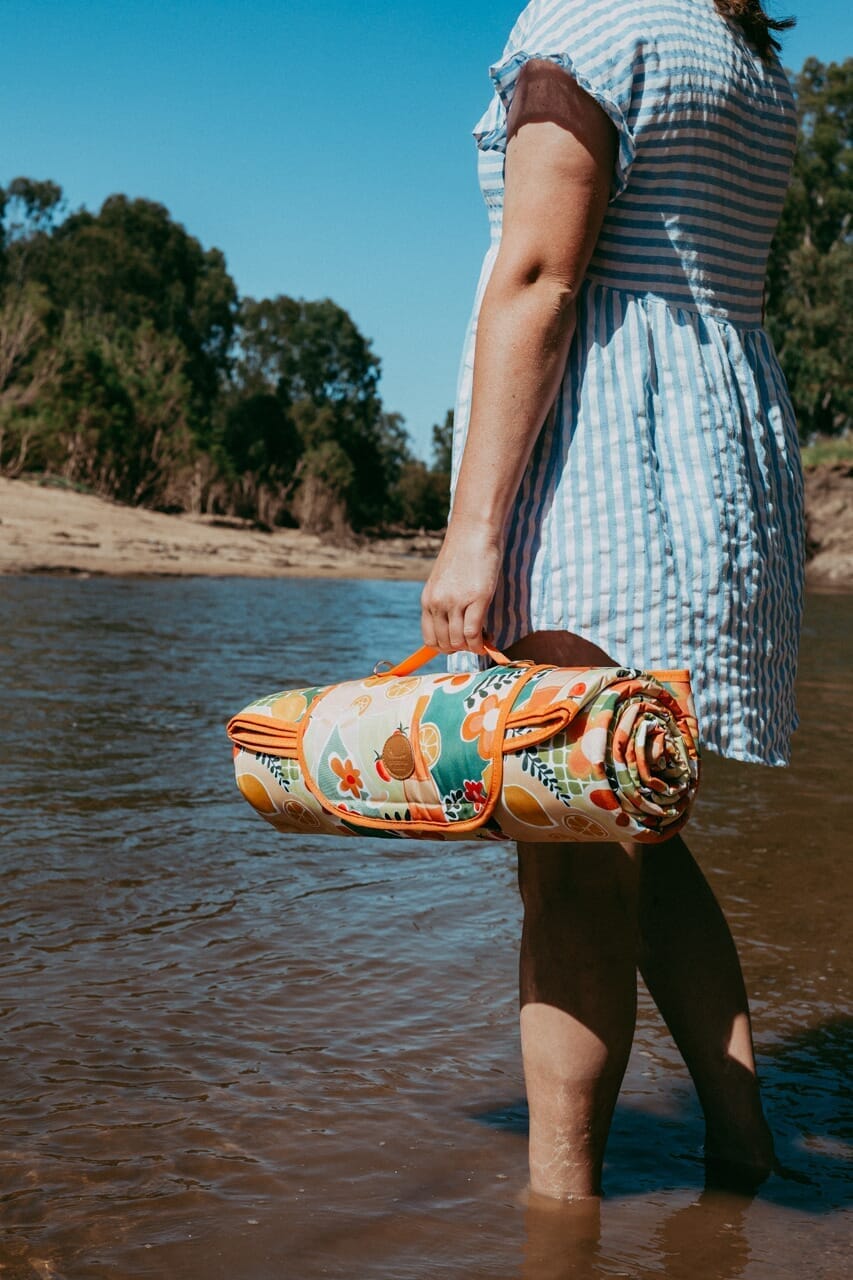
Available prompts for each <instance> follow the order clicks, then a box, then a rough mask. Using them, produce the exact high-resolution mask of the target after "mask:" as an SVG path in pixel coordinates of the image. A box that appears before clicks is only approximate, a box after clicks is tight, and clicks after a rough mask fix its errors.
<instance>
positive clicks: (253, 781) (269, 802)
mask: <svg viewBox="0 0 853 1280" xmlns="http://www.w3.org/2000/svg"><path fill="white" fill-rule="evenodd" d="M237 786H238V787H239V788H240V791H241V792H242V794H243V795H244V796H245V797H246V799H247V800H248V801H249V804H250V805H251V806H252V808H253V809H257V811H258V813H262V814H263V815H264V817H268V816H269V815H270V814H272V813H276V812H277V809H276V807H275V804H274V802H273V799H272V797H271V796H270V794H269V792H268V791H267V789H266V787H265V786H264V784H263V783H262V782H260V781H259V779H257V778H256V777H254V776H253V775H252V774H251V773H241V774H240V776H239V778H238V779H237Z"/></svg>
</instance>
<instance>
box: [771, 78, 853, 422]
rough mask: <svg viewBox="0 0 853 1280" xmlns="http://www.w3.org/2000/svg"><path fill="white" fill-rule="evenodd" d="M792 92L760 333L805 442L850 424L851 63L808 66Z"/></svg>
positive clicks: (852, 268)
mask: <svg viewBox="0 0 853 1280" xmlns="http://www.w3.org/2000/svg"><path fill="white" fill-rule="evenodd" d="M795 93H796V98H797V114H798V120H799V140H798V145H797V152H796V156H795V159H794V168H793V174H792V180H791V186H790V190H789V192H788V196H787V199H786V202H785V206H784V209H783V211H782V217H781V219H780V223H779V227H778V230H777V233H776V236H775V238H774V241H773V245H772V246H771V251H770V260H769V263H768V276H767V327H768V330H769V332H770V334H771V336H772V338H773V340H774V343H775V345H776V348H777V350H778V352H779V358H780V361H781V364H782V368H783V370H784V372H785V375H786V378H787V380H788V384H789V386H790V389H791V395H792V399H793V401H794V405H795V408H796V410H797V416H798V419H799V424H800V435H801V437H802V438H803V439H806V438H807V437H808V436H810V435H811V434H812V433H814V432H819V433H821V434H829V435H831V434H836V433H838V432H841V431H843V430H845V429H846V428H847V427H848V426H849V425H850V424H851V421H853V386H851V375H850V370H851V366H852V365H853V362H852V361H851V356H853V336H851V317H850V304H849V299H850V296H851V283H853V281H852V280H851V277H852V276H853V241H851V215H853V165H852V164H851V156H853V150H851V148H853V58H848V59H846V61H845V62H843V63H841V64H838V63H830V64H829V65H828V66H826V65H824V64H822V63H820V62H818V61H817V59H816V58H809V59H807V61H806V62H805V64H804V65H803V69H802V71H801V72H800V74H799V76H797V77H796V81H795Z"/></svg>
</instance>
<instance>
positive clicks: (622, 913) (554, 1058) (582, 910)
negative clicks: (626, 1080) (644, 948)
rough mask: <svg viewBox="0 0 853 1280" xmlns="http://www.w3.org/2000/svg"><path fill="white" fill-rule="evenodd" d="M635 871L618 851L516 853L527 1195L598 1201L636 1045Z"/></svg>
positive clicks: (574, 847) (528, 848)
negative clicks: (594, 1197)
mask: <svg viewBox="0 0 853 1280" xmlns="http://www.w3.org/2000/svg"><path fill="white" fill-rule="evenodd" d="M636 872H637V864H636V862H635V860H634V859H632V858H631V856H630V855H629V854H628V853H626V851H625V850H624V849H622V848H621V846H620V845H618V844H596V845H595V847H594V848H593V847H592V846H590V845H588V844H586V845H582V844H560V845H554V844H519V846H518V881H519V888H520V890H521V897H522V901H523V903H524V925H523V929H522V935H521V953H520V962H519V988H520V1003H521V1018H520V1022H521V1052H522V1059H523V1063H524V1079H525V1085H526V1088H527V1105H528V1111H529V1115H530V1139H529V1143H530V1145H529V1157H530V1187H531V1190H533V1191H535V1192H538V1193H539V1194H541V1195H546V1196H556V1197H560V1198H567V1197H572V1196H591V1195H597V1194H599V1192H600V1183H601V1166H602V1162H603V1158H604V1147H605V1144H606V1142H607V1135H608V1132H609V1129H610V1120H611V1117H612V1115H613V1108H614V1106H615V1104H616V1096H617V1094H618V1092H619V1086H620V1084H621V1083H622V1077H623V1075H624V1073H625V1067H626V1065H627V1062H628V1055H629V1053H630V1051H631V1041H632V1039H633V1035H634V1018H635V1014H636V1001H637V947H638V937H637V884H636V881H637V875H636Z"/></svg>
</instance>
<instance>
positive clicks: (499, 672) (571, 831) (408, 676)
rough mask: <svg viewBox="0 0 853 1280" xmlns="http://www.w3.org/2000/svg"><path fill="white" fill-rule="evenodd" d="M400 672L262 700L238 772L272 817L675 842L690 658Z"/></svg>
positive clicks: (249, 713) (509, 835)
mask: <svg viewBox="0 0 853 1280" xmlns="http://www.w3.org/2000/svg"><path fill="white" fill-rule="evenodd" d="M435 652H436V651H435V650H433V649H428V648H424V649H421V650H419V651H418V652H417V653H415V654H413V655H412V656H411V657H410V658H407V659H406V660H405V661H404V662H402V663H399V664H398V665H397V666H396V667H392V668H391V669H390V670H389V671H386V672H381V673H379V674H374V675H370V676H367V677H365V678H363V679H360V680H348V681H343V682H341V683H339V684H333V685H328V686H325V687H322V688H308V689H294V690H286V691H284V692H282V693H274V694H271V695H269V696H268V697H265V698H261V699H259V700H258V701H256V702H252V703H250V704H249V706H247V707H246V708H245V709H244V710H243V711H241V712H240V713H239V714H238V715H236V716H234V717H233V718H232V719H231V720H230V721H229V723H228V726H227V733H228V736H229V737H230V739H231V741H232V742H233V744H234V767H235V771H236V776H237V785H238V786H239V788H240V791H241V792H242V794H243V796H244V797H245V798H246V800H248V802H249V803H250V804H251V805H252V806H253V808H255V809H256V810H257V811H258V813H260V814H261V816H262V817H264V818H265V819H266V820H267V821H268V822H269V823H271V824H272V826H274V827H275V828H276V829H277V830H279V831H284V832H301V833H302V834H306V833H316V834H320V833H328V834H331V835H367V834H370V835H373V836H380V837H390V838H407V837H408V838H416V839H431V840H453V839H469V840H470V839H485V840H506V839H509V840H523V841H600V840H622V841H625V840H636V841H639V842H641V843H646V844H653V843H659V842H660V841H663V840H667V839H669V838H670V837H671V836H673V835H675V833H676V832H677V831H679V830H680V829H681V828H682V827H683V826H684V823H685V822H686V821H687V819H688V817H689V814H690V809H691V806H692V804H693V800H694V797H695V794H696V789H697V786H698V783H699V751H698V747H697V738H698V733H697V724H696V714H695V709H694V705H693V695H692V690H691V686H690V675H689V672H688V671H687V670H686V669H678V670H652V671H641V670H638V669H635V668H630V667H553V666H540V665H534V664H532V663H526V662H524V663H521V662H510V661H509V659H507V658H505V657H504V656H503V655H502V654H498V653H496V652H495V651H490V652H491V653H492V658H493V661H494V662H495V663H496V665H495V666H492V667H489V668H488V669H487V670H485V671H475V672H471V673H468V674H460V675H452V674H440V675H415V674H414V673H415V672H416V671H417V669H418V668H419V667H420V666H422V665H423V664H424V663H425V662H427V661H428V660H429V659H430V658H431V657H433V656H435Z"/></svg>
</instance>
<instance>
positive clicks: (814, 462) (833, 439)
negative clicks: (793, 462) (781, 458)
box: [801, 434, 853, 467]
mask: <svg viewBox="0 0 853 1280" xmlns="http://www.w3.org/2000/svg"><path fill="white" fill-rule="evenodd" d="M801 457H802V462H803V466H804V467H816V466H819V465H820V464H821V463H827V462H828V463H832V462H845V463H848V464H850V463H853V435H849V434H848V435H845V436H829V437H818V438H817V439H816V440H814V441H812V443H811V444H807V445H805V446H804V447H803V449H802V450H801Z"/></svg>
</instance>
